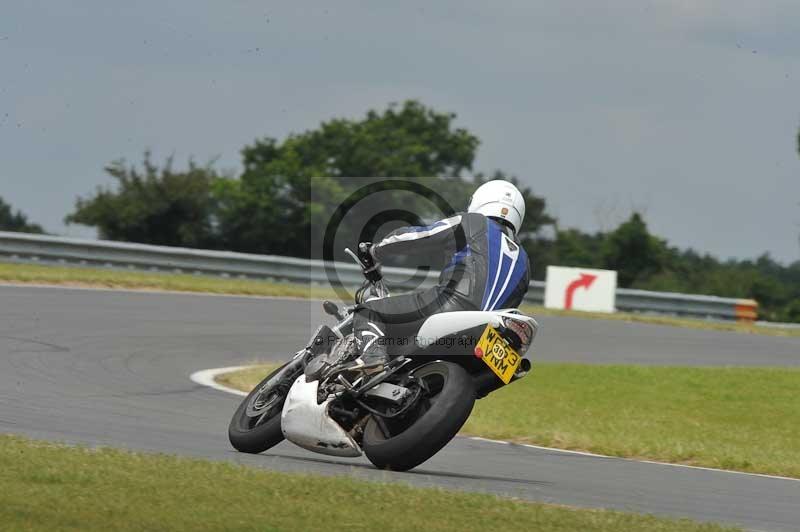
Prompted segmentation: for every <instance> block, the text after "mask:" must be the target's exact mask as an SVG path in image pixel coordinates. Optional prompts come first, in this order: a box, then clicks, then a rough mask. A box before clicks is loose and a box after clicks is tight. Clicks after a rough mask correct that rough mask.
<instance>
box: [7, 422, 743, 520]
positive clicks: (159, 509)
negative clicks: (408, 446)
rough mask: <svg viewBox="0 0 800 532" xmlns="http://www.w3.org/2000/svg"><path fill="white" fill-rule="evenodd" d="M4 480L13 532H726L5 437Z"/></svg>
mask: <svg viewBox="0 0 800 532" xmlns="http://www.w3.org/2000/svg"><path fill="white" fill-rule="evenodd" d="M0 483H1V484H2V486H3V490H0V530H9V531H11V530H13V531H46V532H50V531H53V530H59V531H81V532H92V531H98V532H101V531H102V532H105V531H107V530H115V531H122V532H124V531H136V532H139V531H161V530H170V531H179V530H192V531H195V530H220V531H222V530H231V531H234V530H235V531H248V530H252V531H256V530H257V531H277V530H297V531H305V530H353V531H365V530H381V531H385V532H389V531H395V530H396V531H405V530H425V531H458V532H461V531H464V530H481V531H485V532H493V531H498V532H500V531H503V532H505V531H514V530H519V531H530V530H537V531H541V532H548V531H554V532H555V531H559V532H564V531H572V530H574V531H582V532H593V531H596V532H601V531H607V532H611V531H618V530H626V531H629V530H647V531H654V532H672V531H675V532H677V531H682V532H686V531H689V532H690V531H706V532H712V531H722V530H733V529H731V528H722V527H720V526H716V525H710V524H704V525H701V524H698V523H694V522H691V521H687V520H681V521H676V520H667V519H660V518H655V517H651V516H644V515H637V514H627V513H619V512H611V511H604V510H577V509H571V508H564V507H556V506H550V505H543V504H533V503H526V502H520V501H515V500H509V499H501V498H498V497H495V496H493V495H482V494H468V493H457V492H448V491H443V490H437V489H419V488H411V487H407V486H405V485H400V484H380V483H370V482H365V481H358V480H353V479H348V478H325V477H314V476H308V475H291V474H285V473H274V472H267V471H262V470H258V469H248V468H244V467H241V466H236V465H233V464H229V463H219V462H208V461H202V460H190V459H183V458H177V457H172V456H164V455H147V454H134V453H130V452H123V451H118V450H111V449H87V448H80V447H78V448H76V447H65V446H60V445H54V444H50V443H42V442H35V441H30V440H25V439H21V438H17V437H9V436H0ZM408 508H412V509H413V511H408Z"/></svg>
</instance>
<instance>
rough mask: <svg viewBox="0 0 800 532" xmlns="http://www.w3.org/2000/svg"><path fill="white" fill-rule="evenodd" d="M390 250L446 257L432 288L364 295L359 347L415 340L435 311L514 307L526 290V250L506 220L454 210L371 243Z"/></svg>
mask: <svg viewBox="0 0 800 532" xmlns="http://www.w3.org/2000/svg"><path fill="white" fill-rule="evenodd" d="M373 254H374V256H375V258H376V259H377V260H378V261H381V260H382V259H384V258H385V257H387V256H390V255H416V256H422V257H424V256H428V257H430V256H431V255H432V254H444V256H445V257H450V261H449V263H448V264H447V265H446V266H445V267H444V268H443V269H442V272H441V274H440V275H439V283H438V284H437V285H436V286H434V287H433V288H429V289H427V290H420V291H416V292H411V293H408V294H402V295H398V296H391V297H387V298H383V299H376V300H374V301H368V302H366V303H363V304H361V305H359V307H358V309H357V310H356V313H355V322H354V326H355V333H356V337H357V338H358V339H359V343H360V345H361V352H362V353H366V352H367V351H369V350H373V349H374V350H376V351H384V350H386V351H388V354H389V355H391V354H396V353H397V352H398V351H399V349H398V348H397V346H402V345H408V344H409V342H414V341H415V337H416V333H417V332H418V331H419V328H420V327H421V326H422V323H423V322H424V321H425V319H426V318H428V317H430V316H432V315H433V314H437V313H439V312H452V311H457V310H493V309H500V308H512V307H517V306H519V304H520V303H521V302H522V298H523V296H524V295H525V293H526V292H527V291H528V283H529V282H530V273H529V272H530V265H529V261H528V255H527V254H526V253H525V250H524V249H522V246H520V245H519V242H518V241H517V239H516V237H515V236H514V234H513V231H511V230H510V229H509V228H507V227H506V226H504V225H502V224H500V223H498V222H496V221H494V220H492V219H491V218H487V217H485V216H484V215H482V214H478V213H466V214H458V215H456V216H453V217H451V218H447V219H445V220H440V221H438V222H436V223H434V224H432V225H429V226H425V227H403V228H401V229H398V230H396V231H394V232H392V233H390V234H389V235H388V236H386V238H384V239H383V240H381V241H380V242H378V243H377V244H376V245H375V246H374V248H373Z"/></svg>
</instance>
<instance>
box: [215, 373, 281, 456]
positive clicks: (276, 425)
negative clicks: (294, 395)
mask: <svg viewBox="0 0 800 532" xmlns="http://www.w3.org/2000/svg"><path fill="white" fill-rule="evenodd" d="M285 366H286V364H284V365H283V366H281V367H279V368H278V369H276V370H275V371H273V372H272V373H270V374H269V375H267V376H266V377H264V380H262V381H261V382H259V383H258V385H257V386H256V387H255V388H253V390H252V391H251V392H250V393H249V394H248V395H247V397H245V398H244V401H242V403H241V404H240V405H239V408H237V409H236V412H235V413H234V414H233V418H231V422H230V425H228V440H230V442H231V445H233V448H234V449H236V450H237V451H241V452H243V453H252V454H258V453H261V452H264V451H266V450H267V449H269V448H270V447H274V446H276V445H278V444H279V443H280V442H282V441H283V439H284V438H283V432H282V431H281V411H282V410H283V403H284V401H285V400H286V393H288V388H287V389H286V392H284V393H282V394H278V393H274V394H273V395H275V397H274V398H273V400H272V404H271V405H269V406H268V407H266V408H264V407H262V408H261V410H265V411H266V412H261V410H259V409H257V408H256V407H257V406H258V401H259V399H260V398H259V397H258V395H259V394H262V395H264V393H263V392H262V390H261V388H262V387H263V386H264V385H265V384H266V383H267V382H268V381H269V380H270V379H271V378H272V376H273V375H275V374H276V373H278V372H279V371H281V370H282V369H283V368H284V367H285ZM266 392H267V393H269V390H267V391H266ZM280 395H282V397H281V396H280ZM256 413H260V414H262V415H264V417H265V419H263V420H261V421H260V422H259V421H258V418H259V417H260V415H256V416H254V415H251V414H256Z"/></svg>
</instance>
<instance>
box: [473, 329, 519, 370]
mask: <svg viewBox="0 0 800 532" xmlns="http://www.w3.org/2000/svg"><path fill="white" fill-rule="evenodd" d="M477 350H479V351H477ZM477 350H476V351H477V352H478V353H482V356H481V360H483V362H484V363H485V364H486V365H487V366H489V367H490V368H491V370H492V371H493V372H494V373H495V375H497V376H498V377H500V380H501V381H503V382H504V383H505V384H508V383H509V382H510V381H511V377H513V376H514V373H515V372H516V371H517V368H518V367H519V363H520V362H521V361H522V357H521V356H519V353H517V352H516V351H515V350H514V349H513V348H512V347H511V346H509V345H508V342H507V341H506V339H505V338H503V337H502V336H500V333H498V332H497V329H495V328H494V327H492V326H491V325H487V326H486V330H484V331H483V335H482V336H481V338H480V340H478V347H477Z"/></svg>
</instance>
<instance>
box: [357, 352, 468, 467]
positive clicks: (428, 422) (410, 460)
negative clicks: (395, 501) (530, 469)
mask: <svg viewBox="0 0 800 532" xmlns="http://www.w3.org/2000/svg"><path fill="white" fill-rule="evenodd" d="M413 375H414V377H415V378H416V379H418V380H420V381H422V382H423V383H424V386H425V388H426V389H427V392H426V394H425V395H426V396H425V397H423V398H421V399H420V405H419V409H418V410H417V411H416V414H414V415H412V416H410V419H405V420H395V419H386V418H377V417H376V416H375V415H373V416H372V417H371V418H370V420H369V421H368V422H367V425H366V427H365V428H364V440H363V445H362V447H363V449H364V454H366V455H367V458H369V461H370V462H372V463H373V464H375V466H376V467H378V468H380V469H391V470H393V471H408V470H409V469H412V468H414V467H416V466H418V465H419V464H421V463H422V462H424V461H425V460H427V459H429V458H430V457H432V456H433V455H434V454H436V453H437V452H439V451H440V450H441V449H442V447H444V446H445V445H447V443H448V442H449V441H450V440H452V439H453V437H454V436H455V435H456V433H457V432H458V431H459V430H460V429H461V427H462V426H463V425H464V423H466V421H467V418H469V415H470V413H471V412H472V407H473V405H474V404H475V386H474V384H473V381H472V377H470V375H469V373H467V372H466V370H464V368H462V367H461V366H459V365H458V364H454V363H452V362H441V361H440V362H432V363H430V364H426V365H424V366H422V367H420V368H419V369H417V370H416V371H414V373H413Z"/></svg>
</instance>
